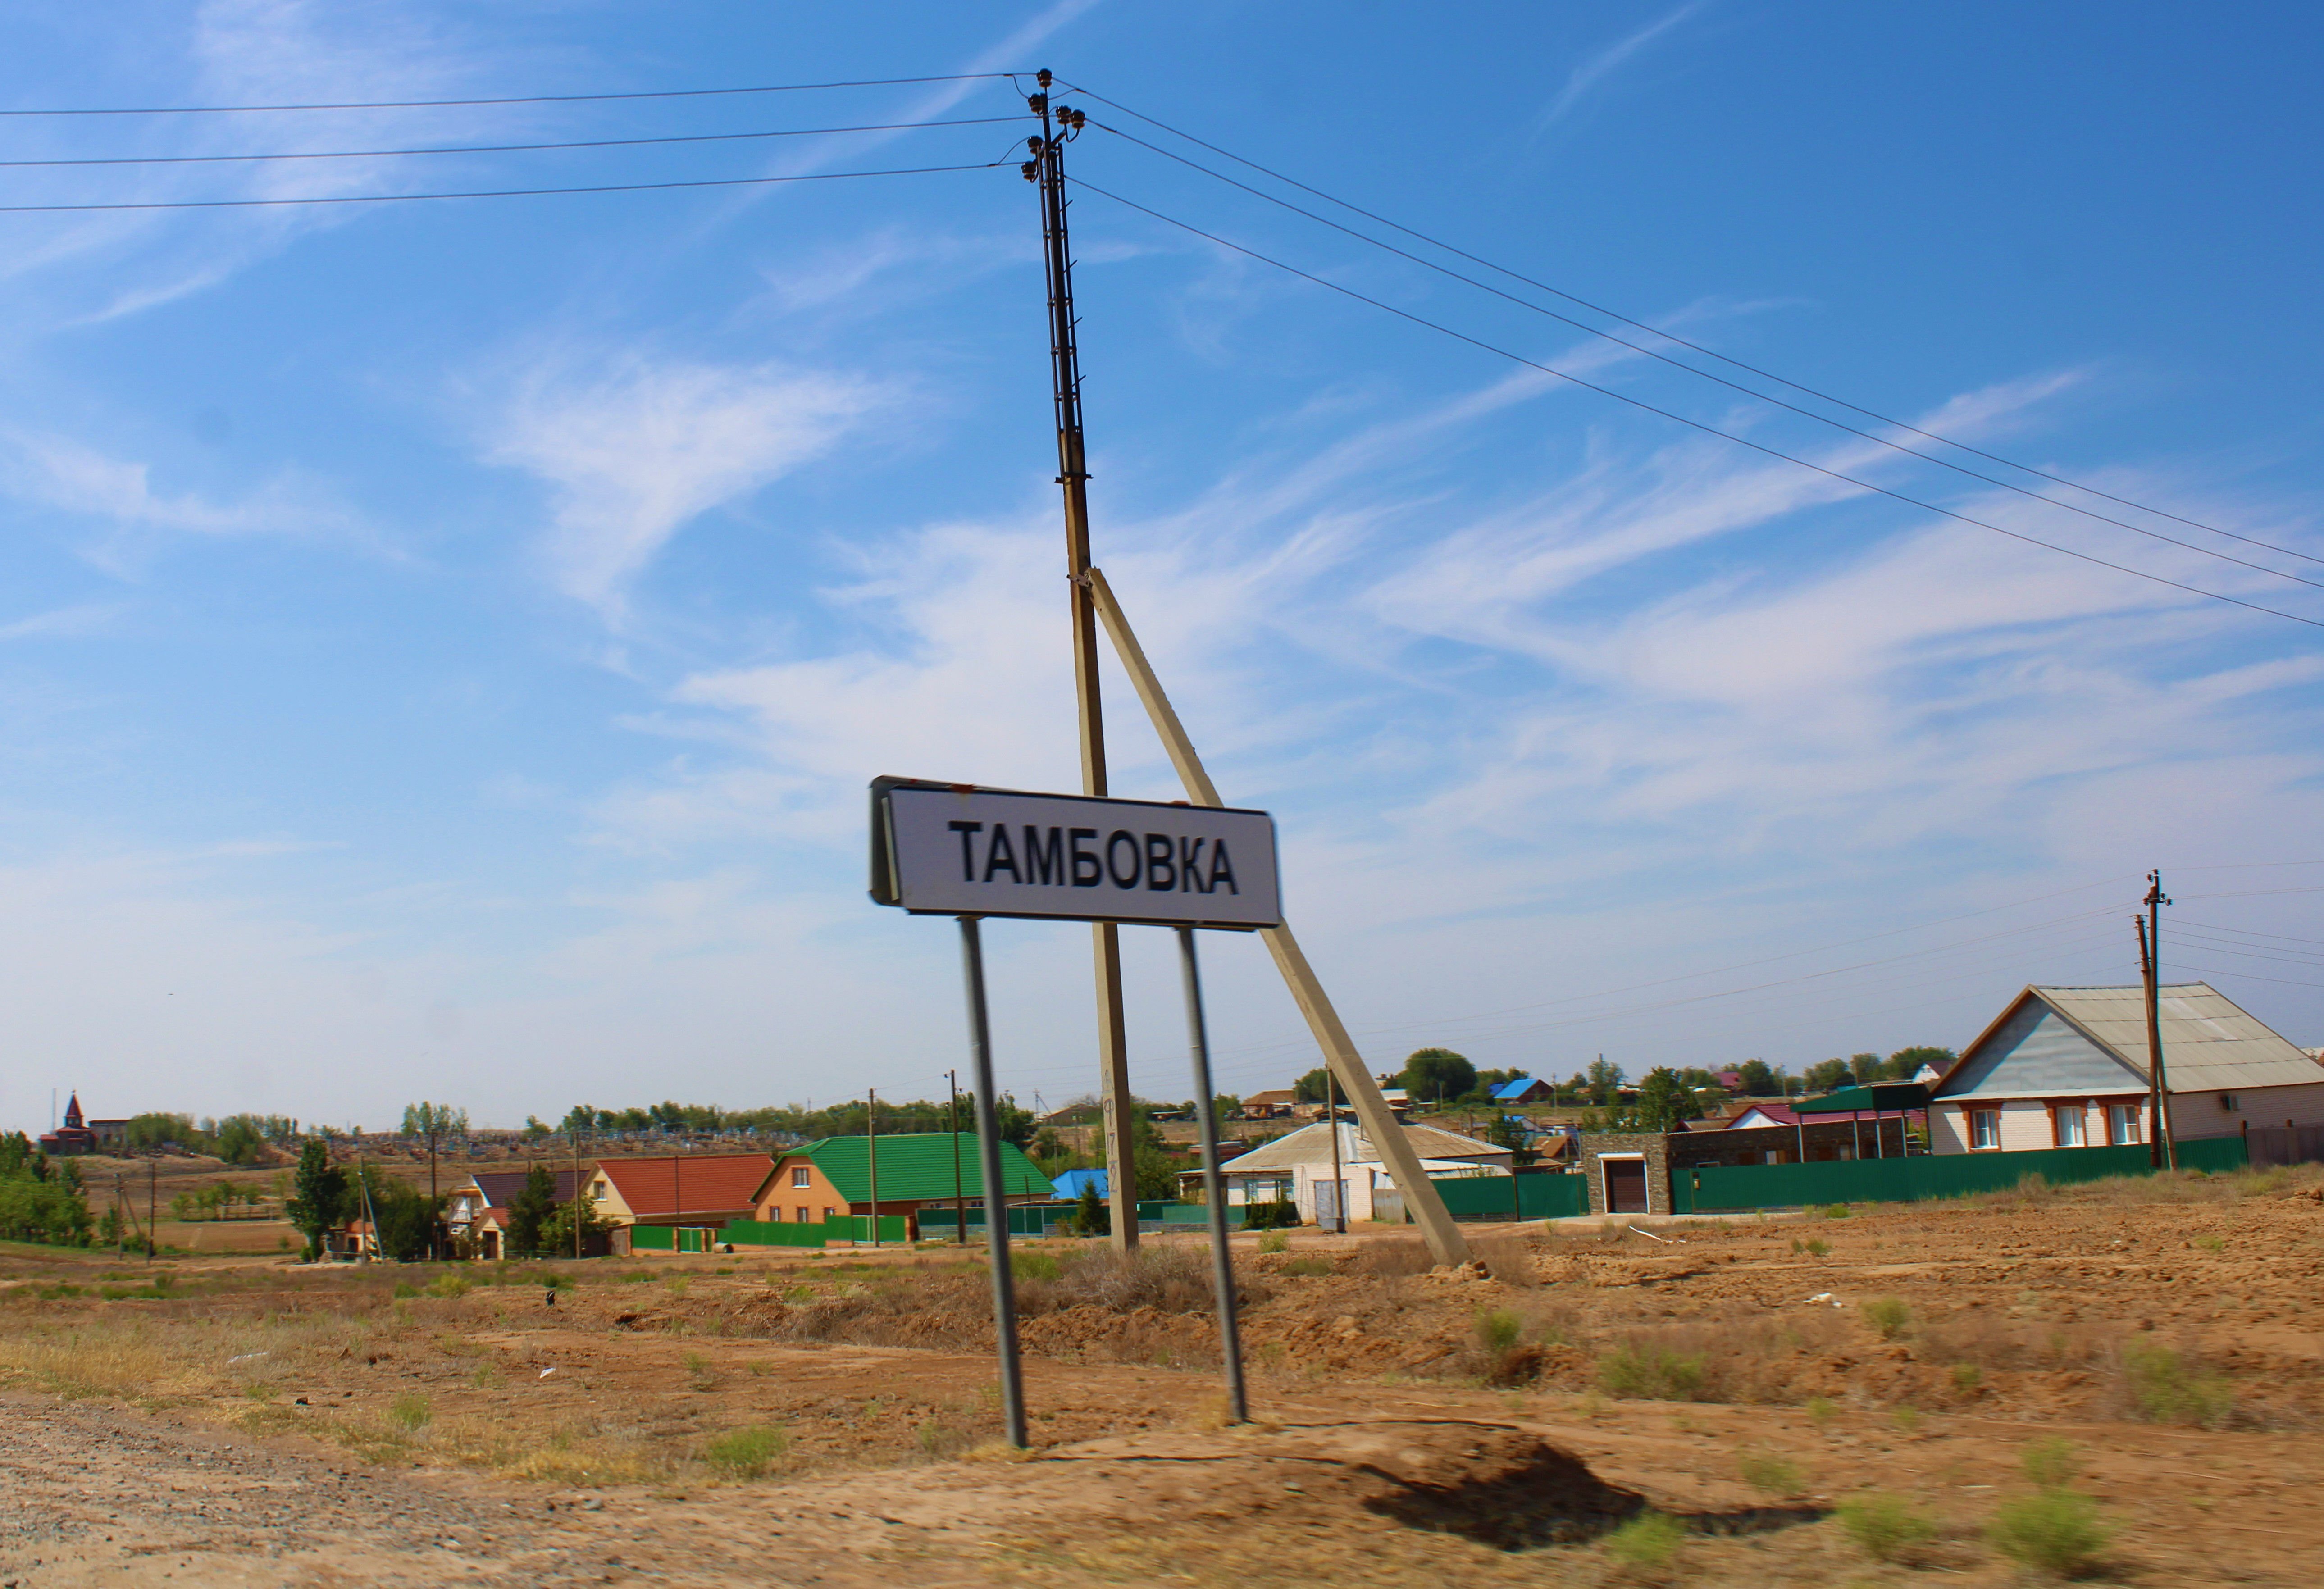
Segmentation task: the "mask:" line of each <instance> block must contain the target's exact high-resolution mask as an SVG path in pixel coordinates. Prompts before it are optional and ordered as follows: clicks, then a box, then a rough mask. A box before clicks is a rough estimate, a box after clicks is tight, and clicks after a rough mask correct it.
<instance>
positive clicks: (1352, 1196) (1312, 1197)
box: [1178, 1119, 1511, 1223]
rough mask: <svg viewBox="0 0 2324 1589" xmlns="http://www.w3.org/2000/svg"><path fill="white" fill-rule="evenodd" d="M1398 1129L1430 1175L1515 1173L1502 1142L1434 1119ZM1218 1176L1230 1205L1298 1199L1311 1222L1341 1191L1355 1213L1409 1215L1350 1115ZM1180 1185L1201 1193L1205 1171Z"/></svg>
mask: <svg viewBox="0 0 2324 1589" xmlns="http://www.w3.org/2000/svg"><path fill="white" fill-rule="evenodd" d="M1399 1129H1401V1130H1402V1131H1403V1132H1404V1134H1405V1140H1406V1141H1408V1142H1410V1143H1411V1144H1412V1150H1413V1151H1414V1152H1415V1153H1416V1154H1418V1155H1419V1157H1420V1166H1421V1169H1424V1170H1425V1171H1426V1172H1427V1174H1428V1177H1429V1178H1430V1179H1432V1180H1434V1179H1440V1178H1448V1177H1453V1176H1469V1175H1508V1174H1509V1173H1511V1165H1510V1162H1509V1160H1510V1153H1509V1150H1508V1149H1507V1148H1504V1147H1501V1146H1499V1145H1498V1144H1497V1143H1493V1142H1486V1141H1478V1140H1477V1139H1476V1138H1474V1137H1464V1136H1462V1135H1461V1134H1460V1133H1459V1132H1449V1131H1438V1130H1437V1129H1435V1128H1434V1126H1426V1125H1407V1126H1403V1127H1400V1128H1399ZM1333 1132H1338V1133H1339V1140H1340V1178H1339V1181H1338V1183H1337V1187H1336V1188H1335V1187H1334V1185H1333V1179H1332V1133H1333ZM1219 1178H1220V1180H1221V1181H1222V1183H1223V1184H1224V1186H1225V1188H1226V1196H1227V1205H1228V1206H1230V1207H1240V1206H1242V1205H1244V1204H1248V1203H1272V1202H1276V1201H1277V1200H1279V1199H1288V1200H1289V1201H1291V1202H1292V1203H1295V1204H1296V1205H1297V1206H1298V1208H1299V1217H1300V1218H1301V1219H1302V1220H1303V1221H1307V1222H1311V1223H1312V1222H1314V1221H1315V1220H1316V1219H1317V1218H1318V1217H1319V1216H1318V1215H1317V1212H1316V1210H1317V1206H1318V1199H1319V1198H1320V1199H1321V1206H1322V1209H1323V1213H1322V1215H1321V1216H1320V1217H1321V1218H1323V1219H1324V1220H1329V1219H1330V1218H1331V1217H1332V1215H1333V1203H1334V1198H1335V1193H1336V1197H1337V1199H1338V1200H1340V1201H1343V1202H1344V1203H1345V1205H1346V1209H1347V1213H1346V1217H1347V1218H1348V1219H1350V1220H1364V1219H1371V1218H1374V1217H1379V1218H1384V1219H1390V1220H1394V1221H1397V1222H1401V1221H1402V1220H1403V1218H1404V1204H1403V1199H1402V1197H1401V1196H1400V1195H1399V1194H1397V1190H1396V1179H1395V1178H1394V1177H1393V1176H1391V1175H1390V1174H1389V1173H1388V1167H1387V1166H1386V1165H1385V1164H1384V1163H1382V1162H1381V1159H1380V1155H1379V1150H1378V1149H1376V1148H1375V1147H1373V1145H1372V1141H1371V1139H1370V1138H1369V1136H1367V1135H1365V1134H1364V1132H1363V1129H1362V1128H1361V1127H1360V1126H1359V1125H1358V1124H1356V1122H1353V1121H1351V1120H1344V1119H1343V1120H1340V1121H1336V1122H1334V1121H1323V1120H1319V1121H1317V1122H1315V1123H1314V1124H1313V1125H1306V1126H1302V1127H1300V1128H1299V1129H1298V1130H1297V1131H1295V1132H1289V1133H1288V1134H1286V1135H1284V1136H1280V1137H1277V1139H1276V1140H1275V1141H1271V1142H1268V1143H1267V1144H1265V1145H1264V1146H1261V1147H1258V1148H1253V1149H1252V1150H1250V1152H1248V1153H1245V1154H1243V1155H1241V1156H1240V1157H1239V1158H1237V1159H1235V1160H1234V1161H1233V1162H1232V1163H1231V1164H1222V1165H1221V1166H1220V1167H1219ZM1178 1188H1179V1195H1180V1196H1184V1197H1187V1198H1191V1199H1194V1200H1200V1199H1201V1197H1202V1196H1203V1172H1202V1171H1201V1170H1199V1169H1190V1170H1185V1171H1183V1172H1182V1173H1181V1174H1180V1175H1179V1177H1178Z"/></svg>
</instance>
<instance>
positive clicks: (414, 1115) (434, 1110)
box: [403, 1099, 468, 1150]
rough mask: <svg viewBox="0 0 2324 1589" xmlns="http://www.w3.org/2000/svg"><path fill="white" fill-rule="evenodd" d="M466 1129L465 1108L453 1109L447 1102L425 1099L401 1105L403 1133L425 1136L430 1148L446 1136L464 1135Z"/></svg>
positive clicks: (466, 1113)
mask: <svg viewBox="0 0 2324 1589" xmlns="http://www.w3.org/2000/svg"><path fill="white" fill-rule="evenodd" d="M467 1130H468V1112H467V1111H466V1110H465V1109H455V1108H453V1107H452V1106H451V1105H450V1104H430V1103H429V1102H427V1101H426V1100H425V1099H422V1100H421V1101H420V1102H419V1103H417V1104H405V1105H404V1106H403V1134H404V1135H405V1136H407V1137H425V1138H427V1139H428V1146H429V1150H434V1149H435V1148H437V1147H438V1146H439V1145H440V1144H441V1143H442V1142H443V1141H444V1139H445V1138H446V1137H457V1136H465V1135H466V1134H467Z"/></svg>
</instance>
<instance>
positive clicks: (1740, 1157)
mask: <svg viewBox="0 0 2324 1589" xmlns="http://www.w3.org/2000/svg"><path fill="white" fill-rule="evenodd" d="M1775 1113H1780V1114H1781V1116H1782V1118H1781V1119H1780V1120H1775V1119H1771V1118H1769V1116H1771V1115H1773V1114H1775ZM1898 1118H1899V1112H1898V1111H1895V1110H1890V1111H1889V1112H1888V1113H1887V1115H1886V1120H1887V1122H1888V1128H1887V1129H1888V1136H1887V1142H1886V1146H1887V1150H1889V1151H1891V1152H1895V1151H1896V1150H1898V1148H1899V1147H1900V1144H1899V1142H1898V1141H1897V1131H1898V1126H1897V1120H1898ZM1746 1122H1748V1123H1746ZM1876 1130H1877V1126H1876V1124H1875V1122H1874V1121H1873V1119H1872V1118H1871V1116H1870V1115H1869V1114H1867V1116H1866V1117H1865V1118H1864V1119H1863V1120H1861V1121H1855V1120H1850V1119H1848V1118H1847V1117H1845V1116H1837V1117H1836V1116H1833V1115H1830V1114H1808V1115H1802V1114H1797V1113H1794V1112H1793V1111H1792V1110H1789V1109H1781V1110H1778V1108H1777V1106H1776V1105H1774V1104H1765V1105H1757V1106H1754V1107H1753V1108H1751V1109H1748V1110H1745V1111H1744V1112H1743V1113H1741V1114H1740V1115H1738V1116H1737V1118H1736V1120H1735V1121H1734V1122H1732V1123H1731V1124H1729V1126H1727V1127H1725V1128H1719V1127H1706V1126H1702V1125H1693V1126H1683V1127H1681V1128H1680V1129H1679V1130H1677V1131H1674V1132H1591V1133H1589V1134H1586V1135H1584V1136H1582V1138H1581V1139H1580V1143H1579V1151H1578V1153H1576V1155H1575V1156H1574V1159H1575V1162H1576V1163H1577V1164H1578V1165H1579V1167H1580V1169H1581V1171H1582V1174H1583V1175H1584V1176H1586V1177H1587V1178H1589V1186H1590V1212H1591V1213H1592V1214H1668V1213H1671V1212H1672V1211H1673V1208H1674V1204H1673V1201H1672V1197H1671V1182H1672V1180H1673V1178H1675V1177H1678V1176H1682V1175H1684V1174H1685V1173H1686V1172H1687V1171H1689V1170H1693V1169H1706V1168H1708V1167H1710V1166H1711V1165H1715V1164H1718V1165H1747V1164H1799V1163H1803V1162H1804V1163H1809V1164H1819V1163H1829V1162H1831V1161H1833V1160H1837V1159H1857V1158H1865V1159H1869V1158H1872V1157H1874V1156H1875V1152H1876V1149H1877V1146H1878V1144H1877V1143H1876V1142H1875V1141H1874V1140H1873V1135H1872V1133H1873V1132H1875V1131H1876Z"/></svg>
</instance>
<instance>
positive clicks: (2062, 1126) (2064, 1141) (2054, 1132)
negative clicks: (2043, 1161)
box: [2050, 1104, 2090, 1148]
mask: <svg viewBox="0 0 2324 1589" xmlns="http://www.w3.org/2000/svg"><path fill="white" fill-rule="evenodd" d="M2069 1137H2071V1139H2072V1140H2071V1141H2068V1138H2069ZM2050 1140H2051V1141H2053V1142H2055V1143H2056V1144H2057V1145H2058V1146H2059V1147H2061V1148H2087V1147H2089V1145H2090V1118H2089V1110H2088V1109H2087V1108H2085V1107H2084V1106H2083V1105H2081V1104H2052V1105H2051V1106H2050Z"/></svg>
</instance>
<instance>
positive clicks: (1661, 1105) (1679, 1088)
mask: <svg viewBox="0 0 2324 1589" xmlns="http://www.w3.org/2000/svg"><path fill="white" fill-rule="evenodd" d="M1694 1113H1695V1103H1694V1095H1693V1094H1692V1092H1690V1091H1688V1090H1687V1086H1686V1084H1685V1083H1684V1082H1683V1081H1681V1080H1680V1079H1679V1074H1678V1072H1677V1071H1675V1070H1673V1069H1672V1068H1671V1067H1669V1066H1667V1065H1657V1066H1656V1067H1655V1068H1654V1069H1652V1070H1649V1071H1648V1072H1646V1080H1644V1081H1642V1082H1640V1083H1639V1084H1638V1106H1637V1111H1636V1115H1637V1129H1638V1130H1640V1131H1650V1132H1668V1131H1676V1130H1677V1129H1678V1128H1679V1127H1680V1126H1681V1125H1683V1124H1684V1123H1685V1122H1687V1121H1690V1120H1692V1119H1693V1118H1694Z"/></svg>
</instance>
